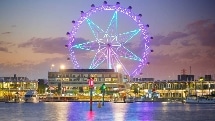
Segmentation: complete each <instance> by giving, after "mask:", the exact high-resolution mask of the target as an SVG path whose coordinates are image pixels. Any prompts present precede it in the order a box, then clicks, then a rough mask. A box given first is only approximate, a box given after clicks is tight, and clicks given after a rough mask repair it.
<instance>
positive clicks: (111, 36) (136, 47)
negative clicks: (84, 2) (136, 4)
mask: <svg viewBox="0 0 215 121" xmlns="http://www.w3.org/2000/svg"><path fill="white" fill-rule="evenodd" d="M141 17H142V14H134V13H133V12H132V7H131V6H129V7H128V8H123V7H121V6H120V3H119V2H117V3H116V4H115V5H108V4H107V2H106V1H104V2H103V5H101V6H98V7H96V6H95V5H94V4H92V5H91V9H90V10H89V11H87V12H84V11H81V17H80V18H79V19H78V20H76V21H75V20H73V21H72V23H73V28H72V30H71V31H70V32H67V36H68V40H69V41H68V43H67V44H66V45H65V47H67V48H68V50H69V57H68V58H67V60H71V62H72V63H73V66H74V68H75V69H83V68H89V69H115V70H117V71H120V72H121V73H123V74H125V75H128V76H132V77H136V76H138V75H140V73H141V72H142V69H143V67H144V66H145V65H147V64H149V62H147V57H148V54H149V53H150V52H152V51H153V50H150V47H149V42H150V40H151V39H153V37H151V36H149V35H148V32H147V28H149V25H148V24H143V23H142V21H141ZM119 67H120V68H119Z"/></svg>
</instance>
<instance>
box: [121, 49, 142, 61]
mask: <svg viewBox="0 0 215 121" xmlns="http://www.w3.org/2000/svg"><path fill="white" fill-rule="evenodd" d="M117 53H118V55H119V56H120V57H123V58H128V59H131V60H136V61H142V59H141V58H140V57H138V56H137V55H136V54H134V53H133V52H131V51H130V50H128V49H127V48H125V47H124V46H121V47H119V48H117Z"/></svg>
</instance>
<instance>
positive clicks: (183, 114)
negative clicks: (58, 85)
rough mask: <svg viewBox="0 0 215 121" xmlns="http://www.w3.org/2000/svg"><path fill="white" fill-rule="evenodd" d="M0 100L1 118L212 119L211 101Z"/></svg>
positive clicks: (24, 120)
mask: <svg viewBox="0 0 215 121" xmlns="http://www.w3.org/2000/svg"><path fill="white" fill-rule="evenodd" d="M92 107H93V108H92V111H90V103H89V102H40V103H36V104H34V103H4V102H1V103H0V112H1V114H0V120H1V121H214V120H215V117H214V112H215V105H214V104H183V103H162V102H135V103H112V102H105V103H104V106H102V107H101V108H98V102H93V106H92Z"/></svg>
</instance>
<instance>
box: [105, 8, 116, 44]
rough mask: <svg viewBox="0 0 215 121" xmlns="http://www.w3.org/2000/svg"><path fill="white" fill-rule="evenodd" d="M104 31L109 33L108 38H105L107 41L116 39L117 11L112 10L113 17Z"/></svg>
mask: <svg viewBox="0 0 215 121" xmlns="http://www.w3.org/2000/svg"><path fill="white" fill-rule="evenodd" d="M105 33H108V35H109V39H107V40H108V41H107V42H110V43H112V42H113V41H117V34H118V32H117V11H115V12H114V14H113V17H112V19H111V21H110V23H109V26H108V28H107V30H106V32H105Z"/></svg>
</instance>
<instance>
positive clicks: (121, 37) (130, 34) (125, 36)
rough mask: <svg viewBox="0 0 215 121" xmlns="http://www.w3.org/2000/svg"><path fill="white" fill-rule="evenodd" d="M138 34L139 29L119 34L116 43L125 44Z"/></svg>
mask: <svg viewBox="0 0 215 121" xmlns="http://www.w3.org/2000/svg"><path fill="white" fill-rule="evenodd" d="M139 32H140V29H136V30H132V31H129V32H125V33H122V34H119V36H118V39H117V41H118V42H119V43H122V44H125V43H127V42H128V41H129V40H131V39H132V38H133V37H134V36H135V35H137V34H138V33H139Z"/></svg>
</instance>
